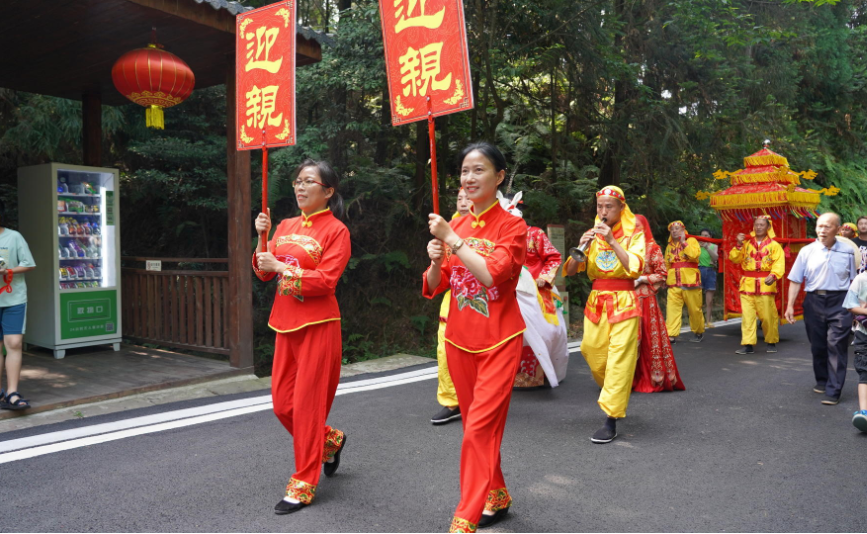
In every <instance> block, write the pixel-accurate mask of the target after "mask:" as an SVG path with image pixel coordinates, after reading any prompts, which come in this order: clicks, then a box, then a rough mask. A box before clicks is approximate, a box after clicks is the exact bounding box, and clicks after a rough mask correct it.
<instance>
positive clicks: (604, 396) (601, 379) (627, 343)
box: [581, 312, 639, 418]
mask: <svg viewBox="0 0 867 534" xmlns="http://www.w3.org/2000/svg"><path fill="white" fill-rule="evenodd" d="M638 328H639V318H638V317H633V318H632V319H627V320H625V321H621V322H619V323H615V324H610V323H609V322H608V316H607V314H606V313H604V312H603V313H602V317H601V318H600V319H599V324H594V323H593V322H592V321H590V319H588V318H587V317H585V318H584V338H583V339H582V340H581V354H582V355H583V356H584V359H585V360H587V365H588V366H589V367H590V372H591V373H592V374H593V379H594V380H596V383H597V384H599V387H601V388H602V392H601V393H600V394H599V407H600V408H602V411H603V412H605V413H606V414H608V417H617V418H620V417H626V406H627V405H629V395H630V394H631V393H632V379H633V377H634V376H635V363H636V362H637V361H638Z"/></svg>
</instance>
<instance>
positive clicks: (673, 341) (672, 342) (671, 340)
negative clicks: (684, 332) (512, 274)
mask: <svg viewBox="0 0 867 534" xmlns="http://www.w3.org/2000/svg"><path fill="white" fill-rule="evenodd" d="M668 340H669V341H670V342H671V344H672V345H674V344H676V343H677V338H676V337H670V338H668Z"/></svg>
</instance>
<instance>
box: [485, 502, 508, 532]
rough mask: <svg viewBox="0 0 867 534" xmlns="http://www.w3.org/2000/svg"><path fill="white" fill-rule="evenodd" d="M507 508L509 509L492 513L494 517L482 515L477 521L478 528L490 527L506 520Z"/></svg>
mask: <svg viewBox="0 0 867 534" xmlns="http://www.w3.org/2000/svg"><path fill="white" fill-rule="evenodd" d="M509 508H511V507H510V506H507V507H505V508H501V509H500V510H497V511H496V512H494V515H485V514H482V518H481V519H479V528H486V527H492V526H494V525H496V524H497V523H499V522H500V521H502V520H503V519H505V518H506V516H507V515H508V514H509Z"/></svg>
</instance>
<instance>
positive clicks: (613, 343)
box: [563, 186, 645, 443]
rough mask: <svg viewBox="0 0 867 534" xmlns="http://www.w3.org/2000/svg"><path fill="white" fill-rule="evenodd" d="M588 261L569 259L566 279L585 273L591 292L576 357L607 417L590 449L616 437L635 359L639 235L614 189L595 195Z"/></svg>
mask: <svg viewBox="0 0 867 534" xmlns="http://www.w3.org/2000/svg"><path fill="white" fill-rule="evenodd" d="M584 243H589V248H587V250H586V255H587V260H586V261H585V262H582V263H578V262H576V261H574V260H573V259H572V258H569V259H568V260H567V261H566V263H565V264H564V266H563V272H564V274H565V275H567V276H568V275H571V274H575V273H577V272H581V271H585V270H586V271H587V276H588V277H589V278H590V280H592V281H593V290H592V291H591V292H590V295H589V296H588V297H587V304H586V306H585V308H584V338H583V339H582V340H581V354H582V355H584V359H585V360H587V365H588V366H589V367H590V372H591V373H592V374H593V379H594V380H596V383H597V384H598V385H599V387H601V388H602V392H601V393H600V394H599V406H600V408H602V411H604V412H605V414H606V415H607V416H608V417H607V419H606V421H605V426H603V427H602V428H600V429H599V430H598V431H596V433H595V434H593V437H591V438H590V440H591V441H592V442H593V443H609V442H611V441H612V440H613V439H614V438H615V437H617V426H616V424H617V419H620V418H623V417H626V407H627V405H628V404H629V395H630V394H631V393H632V379H633V377H634V375H635V363H636V361H637V359H638V333H639V332H638V327H639V320H640V318H639V307H638V299H637V298H636V296H635V279H636V278H638V277H639V276H640V275H641V273H642V271H643V270H644V246H645V245H644V233H643V232H642V230H641V227H640V226H636V223H635V215H633V213H632V211H630V209H629V206H628V205H627V204H626V197H625V196H624V195H623V191H621V190H620V188H619V187H614V186H607V187H605V188H603V189H602V190H601V191H599V192H598V193H596V226H594V227H593V228H592V229H591V230H589V231H588V232H587V233H585V234H584V236H582V238H581V244H584Z"/></svg>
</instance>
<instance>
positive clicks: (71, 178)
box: [18, 163, 121, 358]
mask: <svg viewBox="0 0 867 534" xmlns="http://www.w3.org/2000/svg"><path fill="white" fill-rule="evenodd" d="M117 191H118V172H117V170H116V169H102V168H97V167H80V166H77V165H65V164H62V163H47V164H45V165H36V166H33V167H22V168H19V169H18V222H19V224H18V231H19V232H21V234H22V235H23V236H24V238H25V239H26V240H27V243H28V245H29V246H30V250H31V252H32V253H33V259H34V260H35V261H36V269H34V270H32V271H30V272H28V273H27V275H26V276H27V330H26V332H25V334H24V342H25V343H27V344H30V345H36V346H39V347H45V348H47V349H50V350H52V351H54V357H55V358H63V357H64V356H65V355H66V350H67V349H70V348H74V347H86V346H91V345H106V344H111V345H113V347H114V350H119V349H120V342H121V322H120V321H121V313H120V302H121V301H120V299H121V295H120V217H119V212H118V200H119V199H118V196H117Z"/></svg>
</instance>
